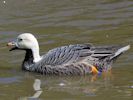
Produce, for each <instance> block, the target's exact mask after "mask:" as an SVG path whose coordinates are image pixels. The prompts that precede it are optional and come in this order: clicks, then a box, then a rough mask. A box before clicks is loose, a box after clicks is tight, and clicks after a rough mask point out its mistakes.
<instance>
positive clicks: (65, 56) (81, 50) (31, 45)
mask: <svg viewBox="0 0 133 100" xmlns="http://www.w3.org/2000/svg"><path fill="white" fill-rule="evenodd" d="M8 46H13V48H12V49H11V51H12V50H15V49H18V50H25V51H26V55H25V59H24V61H23V65H22V69H24V70H28V71H32V72H38V73H42V74H45V75H46V74H55V75H62V74H63V75H84V74H90V73H98V72H101V71H102V70H103V69H110V67H111V64H112V62H113V61H114V60H115V59H116V58H117V57H118V56H119V55H121V54H122V53H123V52H125V51H127V50H128V49H129V48H130V45H128V46H125V47H120V46H98V47H95V46H93V45H91V44H76V45H68V46H62V47H58V48H55V49H52V50H50V51H49V52H48V53H46V54H45V55H43V56H40V54H39V45H38V42H37V39H36V38H35V37H34V36H33V35H32V34H30V33H23V34H21V35H19V36H18V37H17V40H16V41H13V42H10V43H8Z"/></svg>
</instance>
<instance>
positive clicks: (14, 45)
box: [7, 42, 18, 51]
mask: <svg viewBox="0 0 133 100" xmlns="http://www.w3.org/2000/svg"><path fill="white" fill-rule="evenodd" d="M7 46H8V47H9V48H11V49H10V50H9V51H13V50H16V49H18V47H17V46H16V43H15V42H9V43H7Z"/></svg>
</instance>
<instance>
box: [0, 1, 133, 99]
mask: <svg viewBox="0 0 133 100" xmlns="http://www.w3.org/2000/svg"><path fill="white" fill-rule="evenodd" d="M132 26H133V1H132V0H1V1H0V100H35V99H36V100H39V99H40V100H55V99H56V100H103V99H106V98H108V100H112V99H114V100H120V99H121V100H132V99H133V63H132V61H133V53H132V52H133V49H132V48H131V49H130V50H129V51H128V52H126V53H125V54H124V55H122V56H121V57H120V58H119V59H118V60H117V62H116V63H115V64H114V65H113V70H112V75H107V76H106V77H105V76H100V77H98V78H97V79H96V80H95V81H92V76H86V77H76V76H75V77H54V76H42V75H39V74H36V73H28V72H24V71H22V70H21V68H20V66H21V62H22V60H23V57H24V52H20V51H16V52H9V51H8V50H9V49H8V48H7V47H6V43H7V42H9V41H11V40H13V39H14V38H15V37H16V36H17V35H18V34H20V33H23V32H30V33H33V34H34V35H35V36H36V37H37V38H38V41H39V44H40V52H41V54H43V53H45V52H46V51H48V50H49V49H52V48H55V47H58V46H62V45H67V44H75V43H88V42H91V43H93V44H95V45H111V44H122V45H127V44H131V46H132V44H133V28H132ZM36 79H40V80H41V89H42V91H43V92H42V93H41V95H40V96H39V98H38V99H37V98H30V97H32V96H33V95H34V94H35V91H34V89H33V84H34V81H35V80H36Z"/></svg>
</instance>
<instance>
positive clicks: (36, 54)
mask: <svg viewBox="0 0 133 100" xmlns="http://www.w3.org/2000/svg"><path fill="white" fill-rule="evenodd" d="M32 54H33V62H35V63H36V62H38V61H40V60H41V56H40V53H39V46H37V47H34V48H33V49H32Z"/></svg>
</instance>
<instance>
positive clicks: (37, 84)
mask: <svg viewBox="0 0 133 100" xmlns="http://www.w3.org/2000/svg"><path fill="white" fill-rule="evenodd" d="M40 86H41V81H40V80H39V79H35V82H34V84H33V89H34V91H35V93H34V95H33V96H31V97H22V98H19V99H18V100H39V96H40V95H41V93H42V90H41V88H40Z"/></svg>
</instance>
